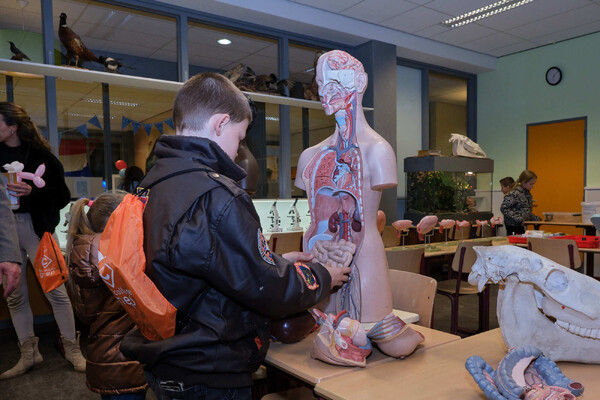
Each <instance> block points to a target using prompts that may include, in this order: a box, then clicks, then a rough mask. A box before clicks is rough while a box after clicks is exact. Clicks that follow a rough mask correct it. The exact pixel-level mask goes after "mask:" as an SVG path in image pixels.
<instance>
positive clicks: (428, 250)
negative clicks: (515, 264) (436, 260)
mask: <svg viewBox="0 0 600 400" xmlns="http://www.w3.org/2000/svg"><path fill="white" fill-rule="evenodd" d="M490 239H491V240H492V245H494V246H500V245H504V244H510V243H509V242H508V239H507V238H506V237H505V236H491V237H485V238H476V239H465V240H464V241H465V242H478V241H486V240H490ZM459 243H460V240H455V241H451V242H438V243H432V244H431V247H427V245H424V244H413V245H408V246H395V247H386V249H385V251H403V250H408V249H414V248H419V247H425V258H433V257H440V256H448V255H452V254H454V253H456V248H457V247H458V244H459Z"/></svg>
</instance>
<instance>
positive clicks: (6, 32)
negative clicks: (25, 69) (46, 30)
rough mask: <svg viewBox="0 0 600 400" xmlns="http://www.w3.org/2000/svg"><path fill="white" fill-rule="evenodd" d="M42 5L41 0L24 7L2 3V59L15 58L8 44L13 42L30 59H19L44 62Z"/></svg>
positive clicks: (19, 57) (0, 56)
mask: <svg viewBox="0 0 600 400" xmlns="http://www.w3.org/2000/svg"><path fill="white" fill-rule="evenodd" d="M40 4H41V3H40V0H29V1H28V2H27V4H26V5H25V6H24V7H21V4H20V3H19V2H17V1H1V2H0V28H1V29H0V43H2V46H0V58H6V59H11V58H12V57H13V56H14V53H13V52H11V49H10V46H9V45H8V43H6V42H8V41H11V42H13V43H14V45H15V46H16V47H17V49H18V50H20V52H21V53H23V54H25V55H26V56H27V58H29V59H27V58H24V57H22V56H17V57H16V58H17V59H20V60H23V61H30V62H36V63H43V62H44V52H43V50H42V35H41V33H42V12H41V7H40Z"/></svg>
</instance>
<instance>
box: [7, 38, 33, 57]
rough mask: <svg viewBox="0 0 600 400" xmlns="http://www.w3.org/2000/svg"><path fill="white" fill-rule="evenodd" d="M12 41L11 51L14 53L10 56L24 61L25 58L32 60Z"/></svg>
mask: <svg viewBox="0 0 600 400" xmlns="http://www.w3.org/2000/svg"><path fill="white" fill-rule="evenodd" d="M8 43H10V51H11V52H12V53H13V56H12V57H11V58H10V59H11V60H17V61H23V59H26V60H29V61H31V58H29V57H27V55H26V54H25V53H23V52H22V51H21V50H19V48H18V47H17V46H15V44H14V43H13V42H8Z"/></svg>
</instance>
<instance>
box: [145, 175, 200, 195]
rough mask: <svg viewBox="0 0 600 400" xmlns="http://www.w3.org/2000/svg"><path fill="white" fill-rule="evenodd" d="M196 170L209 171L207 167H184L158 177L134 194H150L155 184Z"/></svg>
mask: <svg viewBox="0 0 600 400" xmlns="http://www.w3.org/2000/svg"><path fill="white" fill-rule="evenodd" d="M195 171H205V172H207V171H208V169H206V168H189V169H184V170H182V171H177V172H173V173H171V174H169V175H166V176H163V177H162V178H160V179H157V180H156V181H154V182H152V183H151V184H149V185H148V187H145V188H143V189H142V190H139V191H138V192H137V193H136V194H134V196H137V197H141V196H144V195H146V194H148V190H150V189H151V188H152V187H154V186H155V185H157V184H159V183H161V182H163V181H166V180H167V179H171V178H173V177H175V176H177V175H183V174H187V173H189V172H195Z"/></svg>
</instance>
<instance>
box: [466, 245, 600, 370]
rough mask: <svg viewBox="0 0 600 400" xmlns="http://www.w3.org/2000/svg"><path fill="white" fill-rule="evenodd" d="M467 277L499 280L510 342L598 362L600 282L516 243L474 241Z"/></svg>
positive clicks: (554, 356)
mask: <svg viewBox="0 0 600 400" xmlns="http://www.w3.org/2000/svg"><path fill="white" fill-rule="evenodd" d="M474 250H475V252H476V253H477V255H478V258H477V261H476V262H475V264H474V266H473V268H472V272H471V274H470V275H469V283H471V284H472V285H475V284H476V285H478V287H479V288H480V290H481V289H482V288H483V286H484V285H485V284H486V283H487V282H493V283H500V284H502V285H504V286H503V287H502V286H501V288H500V291H499V293H498V307H497V313H498V322H499V324H500V329H501V331H502V336H503V338H504V341H505V343H506V345H507V346H508V347H516V346H522V345H535V346H537V347H539V348H540V349H542V351H543V352H544V354H546V355H548V356H549V357H550V358H551V359H553V360H554V361H560V360H562V361H579V362H587V363H600V340H599V337H600V282H597V281H596V280H595V279H593V278H590V277H588V276H586V275H583V274H580V273H578V272H577V271H574V270H571V269H568V268H566V267H564V266H562V265H559V264H556V263H555V262H553V261H551V260H549V259H547V258H545V257H542V256H540V255H538V254H535V253H533V252H530V251H528V250H525V249H522V248H519V247H516V246H494V247H474Z"/></svg>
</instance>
